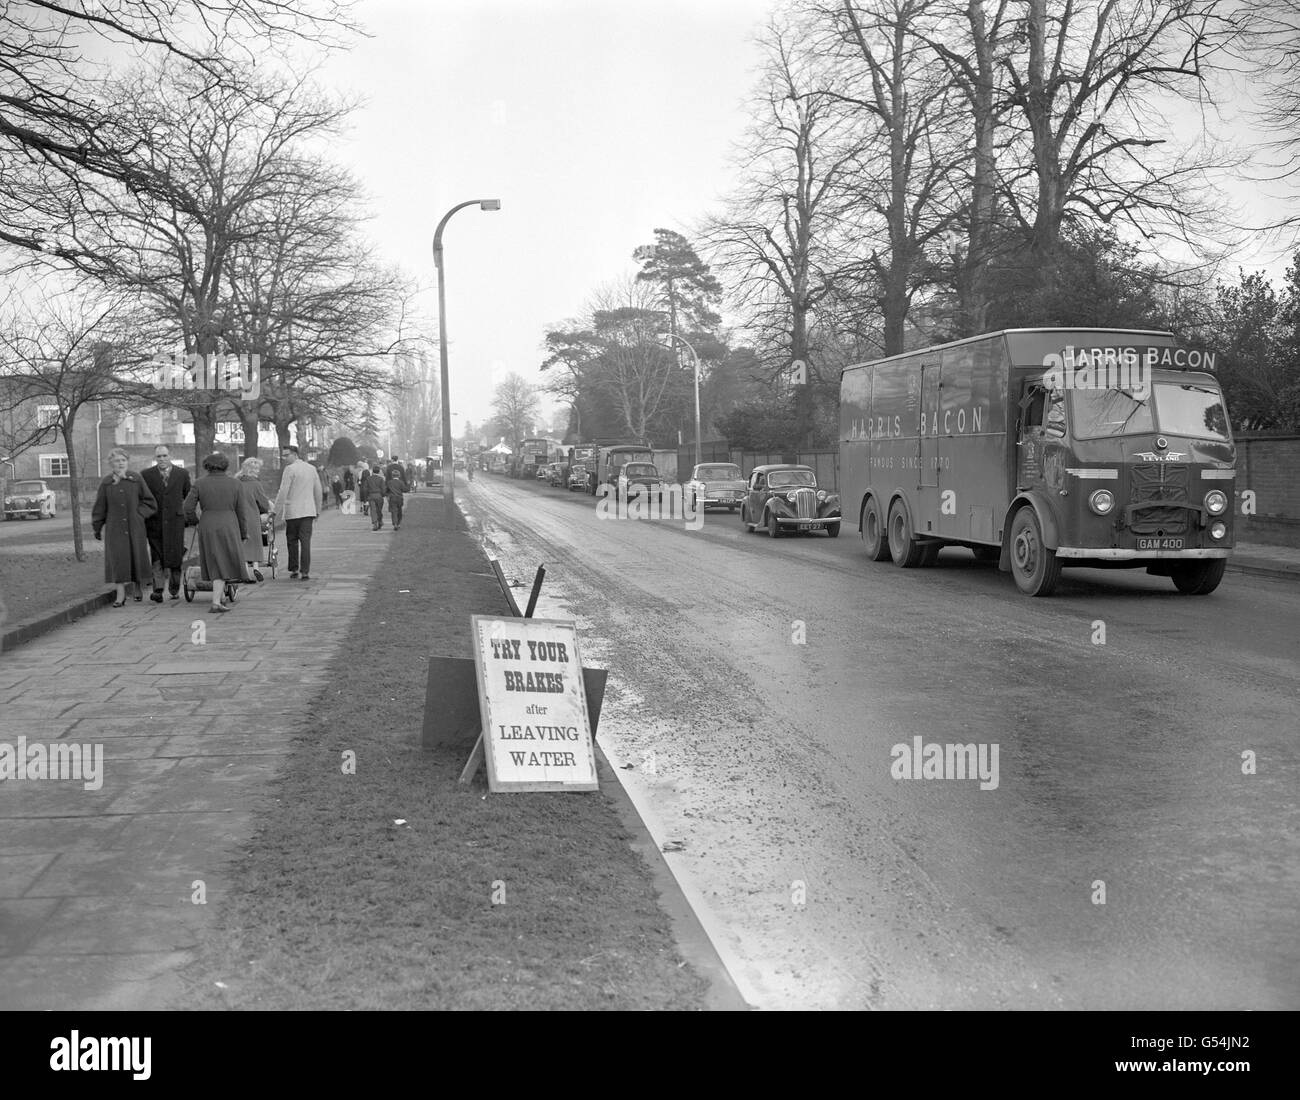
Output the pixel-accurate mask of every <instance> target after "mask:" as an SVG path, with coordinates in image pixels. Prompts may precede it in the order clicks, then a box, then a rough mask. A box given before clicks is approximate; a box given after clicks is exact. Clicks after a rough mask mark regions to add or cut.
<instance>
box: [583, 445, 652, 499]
mask: <svg viewBox="0 0 1300 1100" xmlns="http://www.w3.org/2000/svg"><path fill="white" fill-rule="evenodd" d="M629 462H651V463H652V462H654V452H653V451H652V450H651V449H650V447H649V446H648V445H646V444H644V443H619V444H616V445H614V446H610V447H601V448H600V450H598V451H597V452H596V477H595V479H594V481H593V483H592V487H591V492H592V495H593V496H594V495H595V494H596V493H598V492H600V486H602V485H609V486H611V488H610V490H609V491H610V492H611V493H612V492H613V491H614V489H615V488H617V486H618V475H619V472H620V471H621V470H622V469H623V467H624V466H626V465H627V464H628V463H629Z"/></svg>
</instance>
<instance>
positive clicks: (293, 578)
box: [289, 573, 298, 581]
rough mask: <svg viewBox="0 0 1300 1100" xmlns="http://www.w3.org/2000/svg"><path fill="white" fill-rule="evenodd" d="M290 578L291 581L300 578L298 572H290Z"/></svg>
mask: <svg viewBox="0 0 1300 1100" xmlns="http://www.w3.org/2000/svg"><path fill="white" fill-rule="evenodd" d="M289 579H290V580H291V581H296V580H297V579H298V574H297V573H290V574H289Z"/></svg>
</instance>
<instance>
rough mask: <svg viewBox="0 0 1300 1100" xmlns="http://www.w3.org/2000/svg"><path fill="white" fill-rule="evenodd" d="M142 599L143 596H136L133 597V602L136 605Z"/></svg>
mask: <svg viewBox="0 0 1300 1100" xmlns="http://www.w3.org/2000/svg"><path fill="white" fill-rule="evenodd" d="M143 599H144V597H143V596H136V597H135V602H136V603H139V602H140V601H141V600H143Z"/></svg>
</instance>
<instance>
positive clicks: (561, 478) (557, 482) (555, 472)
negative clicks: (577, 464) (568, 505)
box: [551, 462, 569, 489]
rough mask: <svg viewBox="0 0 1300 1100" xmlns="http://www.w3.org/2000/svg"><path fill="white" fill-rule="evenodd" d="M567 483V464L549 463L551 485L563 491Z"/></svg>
mask: <svg viewBox="0 0 1300 1100" xmlns="http://www.w3.org/2000/svg"><path fill="white" fill-rule="evenodd" d="M568 483H569V464H568V463H567V462H552V463H551V485H552V486H554V487H555V488H556V489H563V488H565V487H566V486H567V485H568Z"/></svg>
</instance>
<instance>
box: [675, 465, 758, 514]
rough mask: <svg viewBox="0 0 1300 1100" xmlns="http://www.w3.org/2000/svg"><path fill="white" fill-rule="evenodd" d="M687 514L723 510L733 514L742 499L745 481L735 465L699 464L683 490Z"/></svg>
mask: <svg viewBox="0 0 1300 1100" xmlns="http://www.w3.org/2000/svg"><path fill="white" fill-rule="evenodd" d="M683 494H684V498H685V500H686V502H687V504H686V507H687V510H688V511H690V512H695V511H698V510H699V509H701V508H703V509H704V511H706V512H707V511H708V510H709V509H710V508H726V509H727V511H729V512H734V511H735V510H736V509H737V508H739V507H740V502H741V501H742V500H744V499H745V479H744V478H743V477H742V476H741V474H740V467H739V466H737V465H736V464H735V463H734V462H701V463H700V464H699V465H698V466H696V467H695V469H693V470H692V471H691V479H690V481H688V482H687V483H686V485H685V486H684V488H683Z"/></svg>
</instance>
